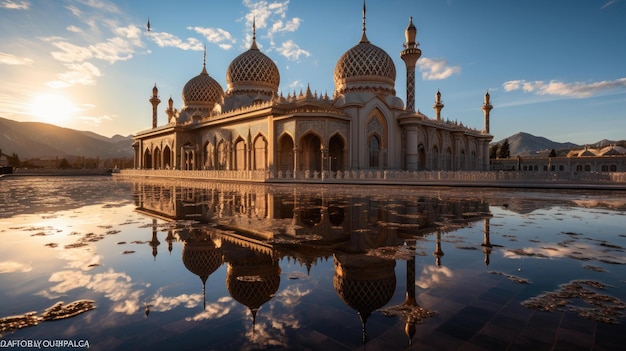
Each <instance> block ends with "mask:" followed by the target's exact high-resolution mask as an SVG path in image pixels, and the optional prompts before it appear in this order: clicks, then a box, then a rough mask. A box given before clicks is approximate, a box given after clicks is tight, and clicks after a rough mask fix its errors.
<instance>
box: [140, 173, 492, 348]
mask: <svg viewBox="0 0 626 351" xmlns="http://www.w3.org/2000/svg"><path fill="white" fill-rule="evenodd" d="M329 189H330V188H329ZM339 192H340V191H339ZM134 196H135V202H136V206H137V211H138V212H141V213H145V214H148V215H150V216H152V217H158V218H163V219H167V220H172V221H173V220H176V223H177V225H173V226H170V227H168V234H167V237H166V238H165V240H166V241H167V242H168V249H169V250H170V251H171V250H172V242H173V241H182V242H183V250H182V261H183V264H184V265H185V267H186V268H187V269H188V270H189V271H190V272H192V273H194V274H195V275H197V276H198V277H200V280H201V282H202V285H203V292H204V286H205V285H206V282H207V279H208V277H209V276H210V275H211V274H212V273H213V272H215V271H216V270H217V269H218V268H219V267H221V266H222V264H224V263H226V264H227V275H226V287H227V289H228V292H229V294H230V295H231V296H232V297H233V298H234V299H235V300H236V301H238V302H239V303H241V304H242V305H245V306H246V307H248V309H249V310H250V312H251V314H252V323H253V326H254V323H255V321H256V315H257V311H258V310H259V309H260V308H261V306H262V305H264V304H265V303H267V302H268V301H270V300H271V299H272V298H273V297H274V295H275V294H276V293H277V292H278V290H279V286H280V274H281V268H280V266H279V262H280V260H281V259H288V260H290V261H296V262H299V263H300V264H301V265H304V266H306V267H307V271H309V272H310V270H311V269H312V268H313V267H314V266H315V265H316V264H317V262H318V260H326V259H329V258H331V257H332V259H333V261H334V267H335V276H334V280H333V281H334V283H333V285H334V289H335V292H336V293H337V295H338V296H339V298H340V299H341V300H342V301H343V302H344V303H345V304H346V305H348V306H350V307H351V308H352V309H354V310H355V311H356V312H357V313H358V315H359V318H360V319H361V323H362V331H363V341H364V342H365V337H366V334H365V325H366V322H367V319H368V317H369V316H370V315H371V314H372V313H373V312H374V311H377V310H380V309H381V308H383V307H384V306H385V305H387V304H388V303H389V301H390V300H391V297H392V296H393V294H394V291H395V289H396V273H395V266H396V260H398V259H399V260H405V261H406V264H407V269H406V272H407V277H406V282H407V283H406V286H407V291H406V301H405V302H404V303H403V304H402V305H401V306H395V307H394V309H393V310H392V312H390V313H391V314H393V315H396V316H398V317H400V318H403V320H405V321H406V328H405V332H406V333H407V336H409V340H411V337H412V336H413V335H414V333H415V324H417V323H419V322H420V320H421V319H423V318H427V317H428V316H430V315H431V312H429V311H427V310H425V309H423V308H421V307H420V306H419V305H418V304H417V302H416V298H415V255H416V252H415V247H416V240H420V238H421V237H425V236H428V235H431V234H433V233H434V234H435V235H436V244H435V247H434V248H433V249H434V251H433V256H434V257H435V258H434V259H435V263H436V264H437V265H441V259H442V256H444V253H443V249H442V246H441V234H442V232H444V233H445V232H446V231H449V230H451V229H454V228H459V227H462V226H465V225H467V224H469V223H472V222H476V221H479V220H484V222H485V229H484V241H483V244H482V251H483V253H484V254H485V263H486V264H489V254H490V252H491V243H490V241H489V216H490V215H489V206H488V204H487V203H485V202H484V201H481V200H469V199H440V198H438V197H433V196H430V195H429V196H423V197H418V198H409V197H406V196H404V197H395V198H394V197H389V196H386V195H385V196H381V197H377V196H375V195H372V196H348V195H347V194H345V195H344V194H341V193H339V194H338V190H337V189H332V191H331V190H329V191H325V189H315V190H314V191H307V190H306V189H295V190H294V188H291V187H289V188H281V187H276V186H273V187H272V186H268V185H254V184H232V183H213V184H205V183H181V182H180V181H178V182H172V183H164V182H161V183H159V182H157V181H154V180H146V181H137V182H135V183H134ZM154 223H155V224H154V226H153V231H152V233H153V235H152V240H151V241H150V245H151V246H152V248H153V255H154V256H155V257H156V255H157V254H158V250H157V246H158V245H159V241H158V238H157V237H156V233H157V225H156V222H154ZM381 248H385V250H384V251H385V253H384V254H381V253H380V252H377V249H378V250H380V249H381ZM393 248H401V249H402V248H404V249H405V250H406V248H409V253H408V254H407V253H406V252H404V253H403V254H397V255H394V254H391V255H390V254H389V252H390V250H391V251H393Z"/></svg>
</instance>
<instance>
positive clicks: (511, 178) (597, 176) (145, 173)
mask: <svg viewBox="0 0 626 351" xmlns="http://www.w3.org/2000/svg"><path fill="white" fill-rule="evenodd" d="M121 175H125V176H140V177H163V178H187V179H204V180H234V181H254V182H289V181H310V182H323V181H332V182H335V183H342V182H345V183H354V182H380V183H386V182H388V183H392V182H393V183H410V182H444V181H447V182H467V183H473V182H476V183H481V182H482V183H484V182H500V183H502V182H504V183H506V182H511V183H514V182H520V183H523V182H581V183H598V182H601V183H626V172H578V173H569V172H525V171H518V172H515V171H512V172H506V171H401V170H346V171H321V172H320V171H308V170H306V171H296V172H295V173H294V172H293V171H268V170H184V171H183V170H151V169H124V170H122V171H121Z"/></svg>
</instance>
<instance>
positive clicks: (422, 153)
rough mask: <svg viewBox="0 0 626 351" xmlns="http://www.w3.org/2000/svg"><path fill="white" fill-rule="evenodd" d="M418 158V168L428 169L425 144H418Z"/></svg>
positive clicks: (421, 169)
mask: <svg viewBox="0 0 626 351" xmlns="http://www.w3.org/2000/svg"><path fill="white" fill-rule="evenodd" d="M417 159H418V162H419V164H418V165H417V169H418V170H420V171H423V170H424V169H426V149H425V148H424V144H419V145H417Z"/></svg>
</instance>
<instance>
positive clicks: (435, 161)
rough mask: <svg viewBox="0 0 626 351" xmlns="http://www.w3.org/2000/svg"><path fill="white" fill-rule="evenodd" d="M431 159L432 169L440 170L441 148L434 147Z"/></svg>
mask: <svg viewBox="0 0 626 351" xmlns="http://www.w3.org/2000/svg"><path fill="white" fill-rule="evenodd" d="M430 156H431V158H430V164H431V167H430V168H431V169H433V170H437V169H439V148H437V146H436V145H435V146H433V148H432V150H431V155H430Z"/></svg>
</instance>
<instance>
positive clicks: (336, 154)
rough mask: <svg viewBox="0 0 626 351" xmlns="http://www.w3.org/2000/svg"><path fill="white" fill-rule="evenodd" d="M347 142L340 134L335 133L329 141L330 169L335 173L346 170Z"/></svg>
mask: <svg viewBox="0 0 626 351" xmlns="http://www.w3.org/2000/svg"><path fill="white" fill-rule="evenodd" d="M345 145H346V142H345V140H344V138H343V137H342V136H341V134H339V133H335V134H334V135H333V136H332V137H331V138H330V140H329V141H328V157H329V165H328V168H329V169H330V170H331V171H333V172H336V171H340V170H343V169H345V165H344V162H345V160H344V149H345Z"/></svg>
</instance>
